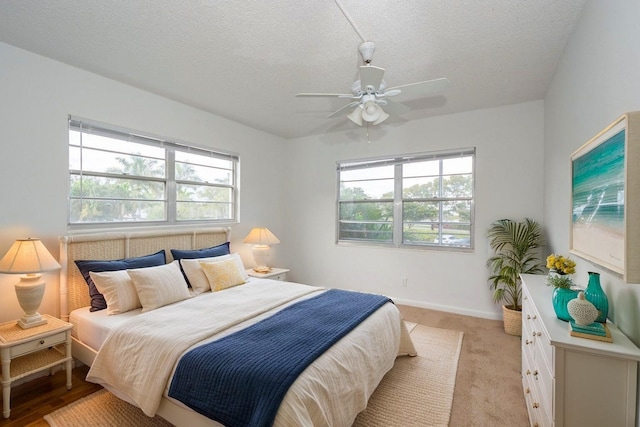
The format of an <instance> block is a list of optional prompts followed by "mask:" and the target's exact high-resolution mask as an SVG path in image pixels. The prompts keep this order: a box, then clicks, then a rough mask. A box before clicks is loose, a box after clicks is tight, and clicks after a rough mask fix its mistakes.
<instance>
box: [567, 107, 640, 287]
mask: <svg viewBox="0 0 640 427" xmlns="http://www.w3.org/2000/svg"><path fill="white" fill-rule="evenodd" d="M570 252H571V253H573V254H575V255H577V256H579V257H582V258H585V259H587V260H589V261H591V262H593V263H595V264H598V265H600V266H602V267H604V268H606V269H608V270H611V271H613V272H615V273H618V274H619V275H621V276H622V278H623V279H624V281H625V282H627V283H640V112H632V113H625V114H624V115H623V116H622V117H620V118H618V119H617V120H616V121H615V122H613V123H612V124H611V125H609V126H608V127H607V128H606V129H604V130H603V131H602V132H600V133H599V134H598V135H596V136H595V137H594V138H593V139H591V140H590V141H589V142H587V143H586V144H584V145H583V146H582V147H580V148H579V149H578V150H576V151H575V152H574V153H573V154H572V155H571V233H570Z"/></svg>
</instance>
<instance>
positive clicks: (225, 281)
mask: <svg viewBox="0 0 640 427" xmlns="http://www.w3.org/2000/svg"><path fill="white" fill-rule="evenodd" d="M200 266H201V267H202V271H204V274H205V276H207V280H208V281H209V285H210V286H211V290H212V291H213V292H217V291H221V290H223V289H227V288H230V287H232V286H237V285H242V284H243V283H245V280H244V277H242V273H240V269H239V268H238V263H237V262H236V260H235V259H233V258H231V259H227V260H225V261H220V262H206V261H200Z"/></svg>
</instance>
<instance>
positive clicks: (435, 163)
mask: <svg viewBox="0 0 640 427" xmlns="http://www.w3.org/2000/svg"><path fill="white" fill-rule="evenodd" d="M433 175H436V176H437V175H440V160H429V161H426V162H415V163H413V162H412V163H406V164H404V165H402V176H404V177H412V176H433Z"/></svg>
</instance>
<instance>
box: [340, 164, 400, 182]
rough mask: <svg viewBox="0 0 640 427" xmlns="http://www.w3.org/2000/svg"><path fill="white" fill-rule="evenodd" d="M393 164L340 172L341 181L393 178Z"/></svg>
mask: <svg viewBox="0 0 640 427" xmlns="http://www.w3.org/2000/svg"><path fill="white" fill-rule="evenodd" d="M393 169H394V167H393V166H378V167H373V168H363V169H353V170H347V171H341V172H340V180H341V181H360V180H365V179H379V178H393V175H394V171H393Z"/></svg>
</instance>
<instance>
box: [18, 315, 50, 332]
mask: <svg viewBox="0 0 640 427" xmlns="http://www.w3.org/2000/svg"><path fill="white" fill-rule="evenodd" d="M16 323H17V324H18V326H20V327H21V328H22V329H29V328H33V327H34V326H40V325H46V324H47V319H44V318H43V317H42V316H41V315H40V313H36V314H30V315H27V314H25V315H23V316H22V317H21V318H20V319H18V321H17V322H16Z"/></svg>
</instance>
